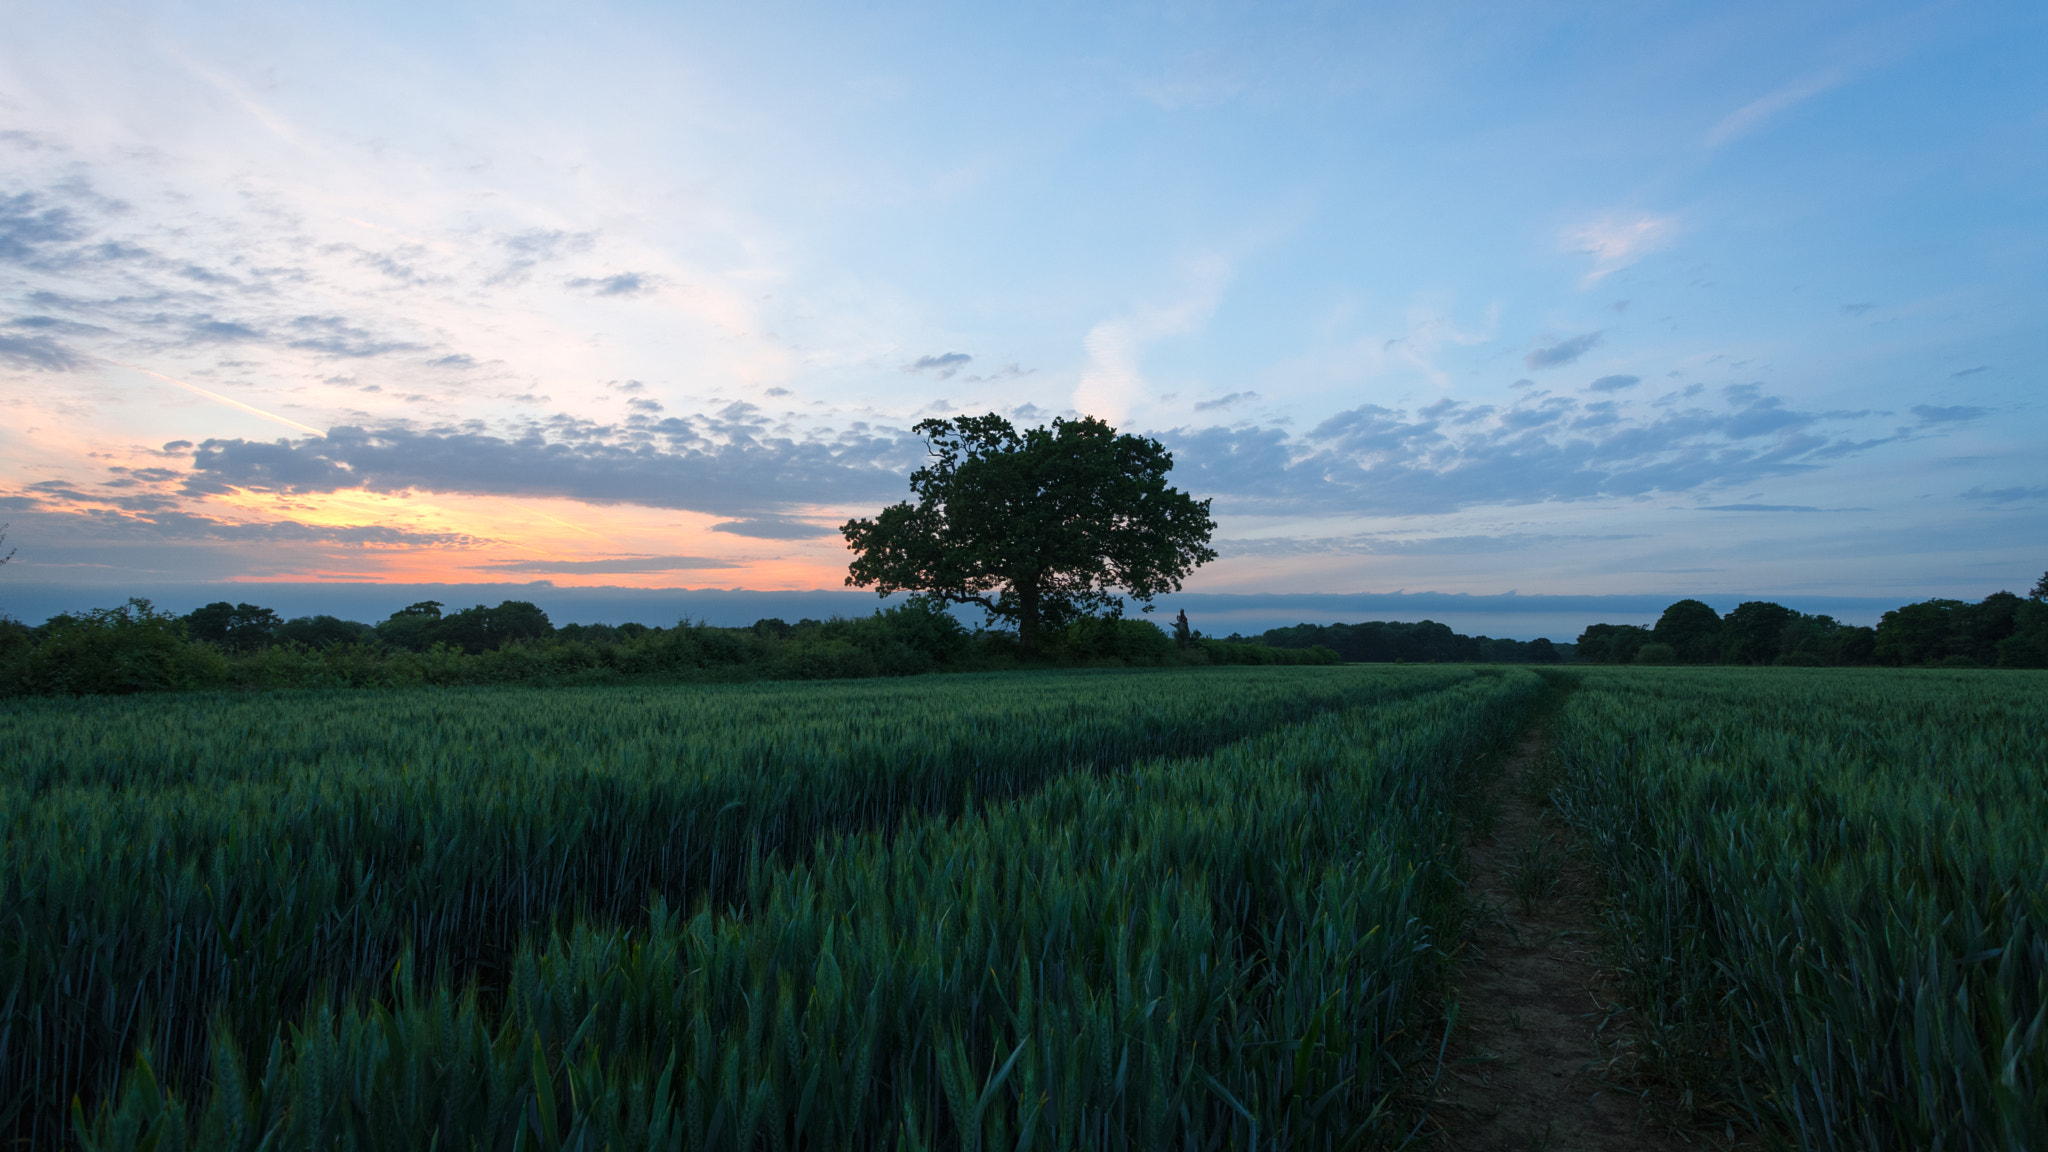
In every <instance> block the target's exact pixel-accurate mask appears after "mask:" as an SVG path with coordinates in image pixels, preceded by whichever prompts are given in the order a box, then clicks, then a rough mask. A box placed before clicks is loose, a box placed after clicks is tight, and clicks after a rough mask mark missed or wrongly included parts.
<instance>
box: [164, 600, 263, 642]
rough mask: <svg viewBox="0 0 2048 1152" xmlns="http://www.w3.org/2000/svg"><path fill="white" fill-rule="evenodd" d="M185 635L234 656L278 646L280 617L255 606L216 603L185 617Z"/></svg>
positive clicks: (195, 609)
mask: <svg viewBox="0 0 2048 1152" xmlns="http://www.w3.org/2000/svg"><path fill="white" fill-rule="evenodd" d="M184 622H185V635H187V636H189V637H191V638H192V639H194V640H203V641H205V642H206V643H208V644H217V645H219V646H220V647H222V648H226V649H228V650H230V651H234V652H247V651H250V650H252V649H255V648H261V647H264V646H265V645H268V644H274V643H276V642H277V626H278V625H280V624H282V623H284V621H282V620H280V619H278V616H277V613H276V612H274V611H272V610H271V609H269V608H259V607H257V606H256V605H254V604H230V603H228V602H227V601H225V600H217V601H215V602H213V603H212V604H208V605H206V606H204V607H201V608H194V609H193V610H192V611H190V612H188V613H186V615H185V618H184Z"/></svg>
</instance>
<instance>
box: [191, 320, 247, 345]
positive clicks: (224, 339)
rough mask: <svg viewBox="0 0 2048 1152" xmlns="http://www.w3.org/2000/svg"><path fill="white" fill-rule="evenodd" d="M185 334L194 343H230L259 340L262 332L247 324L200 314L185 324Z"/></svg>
mask: <svg viewBox="0 0 2048 1152" xmlns="http://www.w3.org/2000/svg"><path fill="white" fill-rule="evenodd" d="M185 332H186V334H187V336H188V337H189V338H190V339H191V340H192V342H194V343H230V342H234V341H241V340H261V339H263V333H261V332H259V331H257V330H256V329H254V328H251V327H249V326H248V325H247V324H238V323H235V322H234V321H232V320H215V319H214V318H213V317H211V316H200V317H198V318H196V319H194V320H192V321H190V322H188V323H187V324H186V325H185Z"/></svg>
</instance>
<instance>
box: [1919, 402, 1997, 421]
mask: <svg viewBox="0 0 2048 1152" xmlns="http://www.w3.org/2000/svg"><path fill="white" fill-rule="evenodd" d="M1911 411H1912V413H1913V415H1914V417H1915V418H1916V419H1918V420H1919V421H1920V423H1921V424H1922V425H1923V426H1925V425H1930V424H1960V423H1962V422H1964V421H1966V420H1981V419H1983V418H1984V417H1986V416H1989V415H1991V409H1989V408H1976V407H1972V406H1970V405H1967V404H1952V405H1946V406H1943V405H1934V404H1915V405H1913V407H1912V409H1911Z"/></svg>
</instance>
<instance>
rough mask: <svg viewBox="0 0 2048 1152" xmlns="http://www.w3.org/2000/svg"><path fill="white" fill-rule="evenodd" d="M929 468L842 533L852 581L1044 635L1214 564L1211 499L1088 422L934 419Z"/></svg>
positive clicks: (1165, 465) (1126, 438)
mask: <svg viewBox="0 0 2048 1152" xmlns="http://www.w3.org/2000/svg"><path fill="white" fill-rule="evenodd" d="M917 433H918V434H919V435H920V436H922V437H924V439H925V442H926V444H927V445H928V449H929V454H930V456H931V463H929V464H927V465H925V466H924V467H923V468H920V469H918V470H917V471H916V472H914V473H912V474H911V477H910V489H911V492H912V493H913V494H914V495H915V497H916V501H915V502H914V503H910V502H906V503H902V504H895V505H892V506H890V507H888V508H884V509H883V510H882V511H881V513H880V514H878V515H877V516H876V517H875V518H874V519H872V520H867V519H860V520H850V521H848V522H847V523H846V524H845V525H844V526H842V527H841V528H840V532H841V533H843V534H844V535H845V537H846V543H847V545H848V547H850V548H852V549H853V551H854V553H855V557H854V560H853V563H852V565H851V566H850V568H849V571H848V574H847V577H846V583H847V584H848V585H849V586H852V587H857V588H874V589H875V590H876V591H877V592H880V593H882V594H885V595H886V594H888V593H891V592H917V593H920V594H923V595H927V596H932V597H936V598H938V599H940V600H943V601H945V602H947V603H952V604H974V605H978V606H980V607H981V608H982V609H984V610H985V611H987V612H988V613H989V614H990V615H991V616H993V617H996V618H1000V619H1004V620H1009V621H1012V622H1014V623H1015V624H1016V625H1017V632H1018V639H1019V640H1020V641H1021V642H1022V643H1023V645H1024V647H1025V648H1026V649H1034V648H1036V647H1037V646H1038V645H1039V642H1040V636H1041V634H1042V633H1044V632H1046V631H1048V630H1050V629H1055V628H1060V627H1063V626H1065V625H1067V624H1069V623H1071V622H1073V621H1074V620H1076V619H1078V618H1080V617H1083V616H1087V615H1093V614H1096V613H1104V612H1106V613H1108V614H1111V615H1115V614H1117V613H1118V612H1120V611H1121V607H1122V599H1121V596H1120V595H1119V592H1118V590H1122V593H1124V594H1128V595H1129V596H1131V597H1132V598H1133V599H1136V600H1139V601H1146V602H1149V601H1150V600H1152V599H1153V598H1154V597H1155V596H1157V595H1159V594H1160V593H1162V592H1170V591H1177V590H1178V589H1179V588H1180V586H1181V581H1182V580H1183V579H1185V578H1186V576H1187V575H1188V573H1190V572H1192V571H1193V570H1194V569H1195V568H1196V567H1197V566H1199V565H1201V564H1206V563H1208V562H1209V561H1211V560H1214V559H1215V558H1216V553H1215V552H1214V551H1213V550H1211V549H1210V548H1209V546H1208V545H1209V534H1210V533H1211V532H1213V531H1215V528H1216V523H1215V521H1213V520H1211V519H1210V518H1209V501H1207V500H1196V499H1195V498H1193V497H1192V496H1189V495H1188V494H1187V493H1185V492H1182V491H1180V490H1178V489H1176V488H1172V487H1169V486H1168V485H1167V483H1166V474H1167V473H1168V472H1169V471H1170V470H1171V469H1172V468H1173V455H1172V454H1171V453H1169V452H1168V451H1167V450H1166V448H1165V447H1164V446H1163V445H1161V444H1160V443H1159V442H1158V441H1156V440H1151V439H1148V438H1145V437H1142V436H1134V435H1130V434H1120V433H1118V432H1117V431H1116V429H1114V428H1112V427H1110V426H1109V425H1108V424H1107V423H1104V422H1103V421H1101V420H1098V419H1095V418H1094V417H1092V416H1084V417H1082V418H1081V419H1079V420H1054V421H1053V422H1052V424H1051V425H1050V426H1049V427H1040V428H1029V429H1025V430H1023V431H1021V432H1020V431H1018V430H1017V429H1016V428H1015V427H1013V426H1012V425H1011V424H1010V422H1009V421H1008V420H1005V419H1003V418H1002V417H1001V416H998V415H996V414H994V413H990V414H989V415H986V416H961V417H958V418H956V419H952V420H926V421H924V422H922V423H920V424H918V425H917Z"/></svg>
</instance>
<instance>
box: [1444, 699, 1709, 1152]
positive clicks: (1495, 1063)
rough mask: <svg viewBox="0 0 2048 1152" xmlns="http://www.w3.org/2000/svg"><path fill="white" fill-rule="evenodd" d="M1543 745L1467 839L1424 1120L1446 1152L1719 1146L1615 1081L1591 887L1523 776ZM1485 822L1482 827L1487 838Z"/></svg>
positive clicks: (1654, 1151)
mask: <svg viewBox="0 0 2048 1152" xmlns="http://www.w3.org/2000/svg"><path fill="white" fill-rule="evenodd" d="M1541 747H1542V735H1541V732H1540V731H1539V730H1536V729H1532V730H1530V732H1529V733H1528V734H1527V735H1525V736H1524V737H1523V739H1522V744H1521V747H1520V748H1519V749H1518V750H1517V751H1516V753H1515V755H1514V757H1513V759H1511V760H1510V761H1509V762H1508V764H1507V765H1506V767H1505V768H1504V769H1503V770H1502V771H1501V774H1500V777H1499V778H1498V779H1497V780H1496V781H1495V782H1494V783H1493V785H1492V799H1493V801H1494V803H1493V804H1492V805H1490V806H1489V808H1488V810H1486V811H1484V812H1482V814H1481V815H1480V816H1479V818H1478V819H1477V820H1475V821H1474V825H1475V826H1474V827H1473V828H1472V829H1471V830H1470V832H1471V837H1472V840H1471V844H1470V849H1469V851H1470V859H1471V864H1472V898H1473V901H1474V902H1475V904H1476V905H1477V906H1478V907H1479V908H1480V909H1481V912H1480V915H1479V921H1480V922H1479V924H1478V925H1477V926H1476V928H1475V931H1474V933H1473V936H1472V937H1471V939H1470V940H1468V941H1467V943H1466V946H1465V965H1464V969H1463V971H1462V972H1461V973H1460V975H1459V987H1458V990H1457V992H1456V1000H1457V1011H1458V1019H1457V1028H1456V1031H1455V1032H1454V1033H1453V1035H1452V1037H1451V1042H1450V1049H1449V1057H1448V1058H1447V1059H1446V1061H1445V1065H1444V1068H1443V1074H1442V1079H1441V1080H1440V1082H1439V1085H1438V1095H1437V1100H1436V1101H1435V1104H1436V1106H1435V1107H1434V1108H1433V1109H1432V1113H1433V1115H1434V1116H1435V1117H1436V1118H1437V1119H1438V1121H1439V1123H1440V1125H1441V1126H1442V1130H1443V1137H1444V1138H1443V1141H1442V1145H1441V1146H1442V1147H1445V1148H1449V1149H1456V1150H1459V1152H1508V1150H1514V1152H1536V1150H1548V1152H1609V1150H1614V1152H1620V1150H1622V1149H1629V1150H1639V1152H1661V1150H1664V1149H1683V1148H1689V1149H1701V1148H1705V1147H1711V1146H1720V1147H1726V1146H1727V1141H1725V1140H1702V1139H1701V1138H1700V1137H1699V1136H1698V1135H1693V1136H1692V1138H1691V1139H1681V1138H1680V1137H1678V1136H1677V1135H1675V1134H1673V1133H1672V1132H1671V1131H1670V1129H1669V1128H1667V1127H1664V1126H1661V1125H1657V1124H1654V1123H1652V1117H1653V1115H1654V1114H1655V1110H1654V1109H1653V1108H1651V1107H1650V1106H1648V1105H1647V1102H1646V1100H1645V1099H1644V1098H1643V1097H1642V1096H1641V1095H1640V1089H1635V1090H1632V1089H1630V1088H1628V1087H1625V1086H1624V1085H1622V1084H1618V1083H1615V1081H1616V1080H1617V1079H1624V1078H1625V1075H1624V1072H1623V1069H1624V1068H1625V1066H1626V1063H1627V1060H1626V1052H1627V1042H1626V1026H1627V1019H1626V1016H1625V1014H1624V1013H1623V1012H1622V1011H1621V1009H1620V1006H1619V1005H1618V1004H1617V1003H1616V997H1615V996H1614V995H1613V994H1612V992H1611V991H1610V990H1609V989H1608V988H1606V987H1605V986H1604V983H1603V981H1602V979H1601V974H1600V970H1599V968H1598V966H1597V965H1596V963H1595V960H1596V958H1597V952H1596V950H1597V947H1598V938H1597V936H1596V935H1595V932H1596V925H1595V923H1594V921H1593V918H1592V912H1591V908H1590V904H1589V902H1588V900H1587V898H1586V895H1587V893H1588V892H1589V891H1590V877H1589V876H1588V875H1586V874H1585V871H1584V869H1583V868H1582V867H1580V866H1578V865H1576V864H1575V863H1574V862H1572V861H1570V860H1568V859H1567V858H1566V855H1565V851H1564V845H1565V844H1566V842H1567V834H1566V831H1565V829H1564V828H1563V827H1562V826H1561V825H1559V824H1558V823H1557V821H1556V820H1555V819H1554V818H1549V817H1546V815H1545V810H1544V806H1543V805H1542V803H1541V801H1540V798H1539V796H1538V795H1537V788H1536V787H1535V786H1534V783H1533V780H1532V774H1533V772H1534V770H1535V767H1536V764H1537V754H1538V752H1539V750H1540V749H1541ZM1489 822H1490V823H1491V825H1492V826H1491V828H1488V827H1486V825H1487V824H1488V823H1489Z"/></svg>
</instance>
